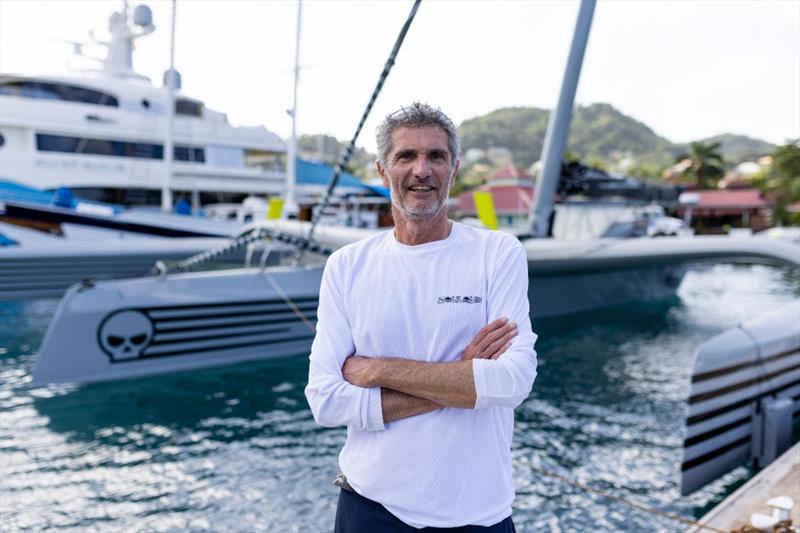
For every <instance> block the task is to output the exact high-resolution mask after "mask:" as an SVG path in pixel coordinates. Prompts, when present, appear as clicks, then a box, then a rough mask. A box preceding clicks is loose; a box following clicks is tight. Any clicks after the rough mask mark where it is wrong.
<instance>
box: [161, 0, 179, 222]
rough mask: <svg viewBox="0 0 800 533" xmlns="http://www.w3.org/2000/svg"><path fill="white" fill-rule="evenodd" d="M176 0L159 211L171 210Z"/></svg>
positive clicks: (170, 45)
mask: <svg viewBox="0 0 800 533" xmlns="http://www.w3.org/2000/svg"><path fill="white" fill-rule="evenodd" d="M176 4H177V2H176V0H172V30H171V31H170V43H169V70H168V71H167V74H166V76H164V78H165V81H166V82H167V88H166V89H167V90H166V96H167V98H166V100H167V104H166V109H165V111H166V114H167V116H166V119H167V127H166V135H165V138H164V181H163V183H162V186H161V210H162V211H171V210H172V188H171V182H172V166H173V165H172V162H173V156H174V151H175V149H174V147H173V140H172V134H173V131H172V130H173V126H174V124H173V123H174V122H175V82H176V81H177V79H176V78H177V73H176V72H175V13H176V10H177V5H176Z"/></svg>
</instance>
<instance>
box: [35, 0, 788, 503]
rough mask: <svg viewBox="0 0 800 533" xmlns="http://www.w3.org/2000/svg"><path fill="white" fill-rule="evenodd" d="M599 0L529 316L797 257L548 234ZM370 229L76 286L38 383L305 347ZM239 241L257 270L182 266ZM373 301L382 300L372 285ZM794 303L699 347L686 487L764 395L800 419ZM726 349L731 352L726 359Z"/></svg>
mask: <svg viewBox="0 0 800 533" xmlns="http://www.w3.org/2000/svg"><path fill="white" fill-rule="evenodd" d="M594 3H595V2H594V0H583V1H582V2H581V7H580V11H579V14H578V22H577V25H576V30H575V35H574V37H573V42H572V47H571V49H570V55H569V59H568V62H567V69H566V72H565V76H564V82H563V85H562V89H561V94H560V96H559V101H558V105H557V107H556V109H555V110H554V112H553V114H552V116H551V118H550V121H549V123H548V130H547V137H546V140H545V143H544V153H543V157H542V160H543V161H544V168H543V171H542V175H541V177H540V179H539V180H538V182H537V185H536V203H535V205H534V207H533V208H532V213H531V221H532V224H531V233H532V237H531V238H526V239H523V244H524V246H525V249H526V251H527V256H528V268H529V275H530V278H531V280H530V288H529V297H530V301H531V314H532V316H533V318H541V317H546V316H555V315H561V314H565V313H572V312H577V311H584V310H589V309H595V308H598V307H603V306H608V305H613V304H620V303H625V302H631V301H642V300H655V299H661V298H665V297H669V296H674V295H675V293H676V291H677V289H678V287H679V285H680V283H681V281H682V279H683V276H684V274H685V272H686V270H687V269H688V268H689V266H690V265H691V264H694V263H698V262H711V263H723V262H747V263H766V264H773V265H774V264H777V265H789V266H790V267H791V268H798V267H800V250H798V248H797V247H796V246H794V245H793V244H790V243H789V242H785V241H781V240H775V239H759V238H748V239H732V238H728V237H712V236H696V237H691V238H680V237H661V238H657V239H653V238H634V239H595V240H590V241H556V240H553V239H551V238H542V237H546V236H548V235H549V234H550V228H551V225H552V224H551V213H552V208H553V198H554V194H555V190H556V188H557V186H558V179H559V176H560V168H561V153H563V149H564V146H565V143H566V137H567V132H568V129H569V121H570V114H571V110H572V105H573V101H574V95H575V88H576V86H577V81H578V76H579V73H580V67H581V62H582V58H583V51H584V49H585V46H586V40H587V37H588V32H589V28H590V25H591V18H592V14H593V10H594ZM418 5H419V0H417V1H416V2H415V3H414V7H413V8H412V11H411V13H410V15H409V17H408V20H407V21H406V23H405V24H404V26H403V29H402V31H401V33H400V36H399V37H398V39H397V42H396V43H395V46H394V48H393V50H392V53H391V55H390V58H389V60H388V61H387V62H386V65H385V67H384V70H383V72H382V74H381V76H380V78H379V81H378V84H377V86H376V88H375V90H374V92H373V94H372V96H371V98H370V101H369V104H368V105H367V108H366V110H365V112H364V114H363V116H362V118H361V121H360V122H359V125H358V128H357V130H356V134H355V135H354V136H353V139H352V140H351V143H350V145H349V147H348V149H347V151H346V152H345V153H344V154H343V155H342V158H341V159H340V161H339V163H338V164H337V166H336V169H335V170H334V173H333V176H332V177H331V180H330V183H329V186H328V191H327V194H326V196H325V199H324V200H323V202H322V204H323V206H324V204H325V203H326V202H327V201H328V198H329V196H330V193H331V191H332V190H333V188H334V187H335V185H336V181H337V178H338V175H339V173H340V172H341V171H342V169H343V168H344V166H345V165H346V163H347V160H348V158H349V156H350V154H352V151H353V148H354V146H355V141H356V139H357V137H358V134H359V132H360V130H361V128H362V126H363V124H364V121H365V120H366V118H367V116H368V114H369V112H370V110H371V108H372V105H373V104H374V102H375V99H376V97H377V95H378V93H379V92H380V89H381V87H382V85H383V83H384V81H385V79H386V77H387V76H388V74H389V71H390V70H391V67H392V65H393V63H394V60H395V57H396V55H397V52H398V51H399V48H400V44H401V43H402V40H403V38H404V37H405V34H406V32H407V31H408V28H409V26H410V24H411V21H412V20H413V18H414V15H415V13H416V10H417V8H418ZM319 212H322V210H320V211H319ZM372 234H374V232H373V231H371V230H361V229H355V228H342V227H332V226H323V225H318V224H317V220H316V219H315V221H313V222H311V223H308V222H299V221H294V220H279V221H261V222H257V223H253V224H250V225H249V226H246V227H244V228H243V229H242V230H241V231H240V233H239V235H238V236H237V237H235V238H233V239H232V240H231V241H230V242H228V243H227V244H225V245H224V246H221V247H219V248H215V249H211V250H209V251H207V252H205V253H203V254H200V255H198V256H195V257H193V258H191V259H189V260H185V261H182V262H180V263H178V264H177V265H173V266H171V267H169V266H166V265H164V264H163V263H162V264H160V265H159V269H158V272H157V273H156V274H155V275H152V276H149V277H140V278H131V279H122V280H107V281H97V282H85V283H80V284H77V285H75V286H73V287H72V288H70V289H69V290H68V292H67V293H66V295H65V296H64V298H63V299H62V301H61V303H60V305H59V308H58V310H57V312H56V315H55V317H54V319H53V322H52V323H51V325H50V328H49V330H48V332H47V334H46V336H45V339H44V341H43V344H42V347H41V349H40V351H39V355H38V360H37V365H36V369H35V371H34V375H33V381H34V384H46V383H50V382H73V383H83V382H94V381H106V380H114V379H127V378H135V377H142V376H149V375H154V374H160V373H165V372H173V371H182V370H192V369H199V368H206V367H212V366H219V365H227V364H232V363H239V362H244V361H250V360H255V359H264V358H272V357H281V356H290V355H305V354H307V353H308V351H309V348H310V345H311V341H312V340H313V337H314V323H315V319H316V309H317V304H318V292H319V284H320V279H321V275H322V268H323V266H324V260H325V257H326V255H328V254H330V253H331V252H332V250H335V249H336V248H339V247H341V246H344V245H346V244H348V243H352V242H354V241H356V240H358V239H361V238H364V237H366V236H368V235H372ZM264 239H267V240H268V242H271V243H273V244H275V245H277V244H278V243H280V245H281V246H285V245H286V244H289V245H291V246H294V247H295V248H296V249H297V250H298V255H299V261H298V262H297V263H298V264H295V265H293V266H281V267H270V266H266V265H267V259H268V254H269V251H270V245H269V244H268V245H267V248H266V249H265V250H264V251H263V252H261V253H260V254H254V253H253V248H252V247H253V245H254V244H255V243H260V242H263V240H264ZM242 248H246V249H247V250H248V257H249V259H250V260H251V262H252V261H255V262H257V263H258V264H259V266H257V267H252V268H244V269H238V270H226V271H208V272H188V270H189V269H191V268H195V267H197V266H199V265H202V264H203V263H205V262H207V261H211V260H214V259H216V258H218V257H219V256H220V255H224V254H226V253H229V252H231V251H233V250H241V249H242ZM380 297H384V298H389V297H390V296H389V295H376V298H380ZM796 312H797V306H796V305H792V306H790V307H787V308H786V309H785V310H784V311H783V312H782V314H780V315H779V316H772V317H769V318H768V319H766V321H764V320H762V321H761V322H758V323H754V324H753V325H751V326H747V325H743V326H741V331H739V330H738V329H737V330H736V331H732V332H727V333H725V334H723V335H722V336H720V338H719V339H717V338H715V339H713V340H712V341H710V343H708V344H707V345H704V347H701V349H700V350H698V353H697V354H696V368H695V372H694V377H693V385H692V397H691V398H690V399H689V403H690V411H689V417H688V418H687V428H688V436H687V440H686V443H685V449H686V453H685V456H684V464H683V467H682V470H683V480H682V481H683V490H684V492H685V493H687V492H690V491H692V490H695V489H696V488H697V487H699V486H700V485H702V484H704V483H706V482H708V481H709V480H710V479H712V478H714V477H716V476H718V475H720V474H721V473H722V472H724V471H726V470H728V469H730V468H732V467H734V466H736V465H737V464H742V462H745V461H746V460H747V458H748V457H750V456H751V455H752V454H753V453H755V446H756V445H755V444H753V443H754V442H756V441H755V440H753V438H754V437H752V435H751V429H752V427H755V426H752V424H751V422H750V421H751V410H753V409H755V410H756V411H757V410H758V409H759V408H760V407H759V406H766V405H767V402H773V401H778V400H780V402H783V403H785V402H787V401H788V402H789V406H788V407H786V409H788V411H787V412H789V414H788V416H789V420H794V421H798V420H800V418H798V415H800V394H798V393H800V364H797V363H798V361H800V326H798V324H797V322H796V320H794V318H796V316H794V315H793V314H795V313H796ZM748 328H749V329H748ZM792 328H793V329H792ZM748 331H749V333H748ZM731 339H732V340H731ZM733 341H735V342H733ZM731 342H733V344H731ZM731 350H733V352H734V358H733V359H731V358H730V357H729V353H730V351H731ZM765 358H766V359H765ZM765 364H766V365H767V366H765ZM767 370H769V372H767ZM786 398H788V400H787V399H786ZM780 402H779V403H780ZM769 405H772V403H769ZM754 406H756V407H754ZM771 408H772V407H770V409H771ZM773 410H774V409H773ZM756 411H753V412H756ZM793 413H794V416H793V417H792V414H793ZM752 416H756V417H757V416H759V415H757V414H756V415H752ZM753 420H755V419H753ZM753 431H754V430H753Z"/></svg>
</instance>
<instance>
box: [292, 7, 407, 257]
mask: <svg viewBox="0 0 800 533" xmlns="http://www.w3.org/2000/svg"><path fill="white" fill-rule="evenodd" d="M421 1H422V0H414V5H413V6H412V8H411V12H410V13H409V14H408V18H407V19H406V22H405V24H403V27H402V28H401V29H400V34H399V35H398V36H397V39H396V40H395V42H394V47H392V51H391V53H390V54H389V59H387V60H386V64H385V65H384V66H383V71H382V72H381V75H380V77H379V78H378V83H377V85H375V90H373V91H372V96H370V99H369V102H368V103H367V108H366V109H365V110H364V114H363V115H361V121H360V122H359V123H358V127H357V128H356V132H355V133H354V134H353V138H352V139H350V144H348V145H347V149H346V150H345V151H344V152H342V155H341V156H339V161H338V162H337V163H336V167H335V168H334V169H333V174H331V177H330V179H329V180H328V188H327V189H326V191H325V196H324V197H323V198H322V201H321V202H320V204H319V209H318V210H317V212H316V213H315V214H314V217H313V220H312V221H311V228H310V229H309V230H308V237H306V241H307V242H313V239H314V230H315V229H316V227H317V224H319V219H320V217H321V216H322V212H323V211H324V210H325V208H326V207H328V203H329V202H330V199H331V196H332V194H333V189H334V188H335V187H336V183H337V182H338V181H339V176H341V174H342V171H343V170H344V167H345V166H346V165H347V162H348V161H350V157H351V156H352V155H353V151H354V150H355V147H356V140H357V139H358V136H359V134H361V129H362V128H363V127H364V123H365V122H366V121H367V117H369V113H370V111H372V106H373V105H374V104H375V100H377V98H378V95H379V94H380V92H381V89H383V84H384V83H385V82H386V78H387V77H388V76H389V72H391V70H392V67H393V66H394V61H395V59H396V58H397V54H398V52H400V46H401V45H402V44H403V40H404V39H405V38H406V34H407V33H408V29H409V28H410V27H411V22H412V21H413V20H414V16H415V15H416V14H417V9H418V8H419V4H420V2H421ZM305 248H306V245H305V244H304V245H303V249H305Z"/></svg>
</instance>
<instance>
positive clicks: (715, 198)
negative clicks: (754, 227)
mask: <svg viewBox="0 0 800 533" xmlns="http://www.w3.org/2000/svg"><path fill="white" fill-rule="evenodd" d="M692 192H694V193H695V194H697V195H698V196H699V201H698V203H697V207H698V208H701V209H709V208H726V207H728V208H731V207H733V208H741V209H744V208H751V209H752V208H759V207H770V206H772V202H769V201H768V200H766V199H765V198H764V197H763V196H762V195H761V191H759V190H758V189H730V190H724V191H713V190H698V191H692Z"/></svg>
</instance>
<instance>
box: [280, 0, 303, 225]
mask: <svg viewBox="0 0 800 533" xmlns="http://www.w3.org/2000/svg"><path fill="white" fill-rule="evenodd" d="M302 12H303V0H297V35H296V40H295V45H294V97H293V100H292V109H291V111H289V115H290V116H291V117H292V137H291V138H290V139H289V153H288V154H287V158H286V193H285V194H284V200H285V201H284V206H283V213H284V217H285V218H288V215H290V214H294V213H296V212H297V204H296V201H295V191H294V189H295V183H296V181H297V84H298V82H299V80H300V18H301V15H302Z"/></svg>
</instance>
